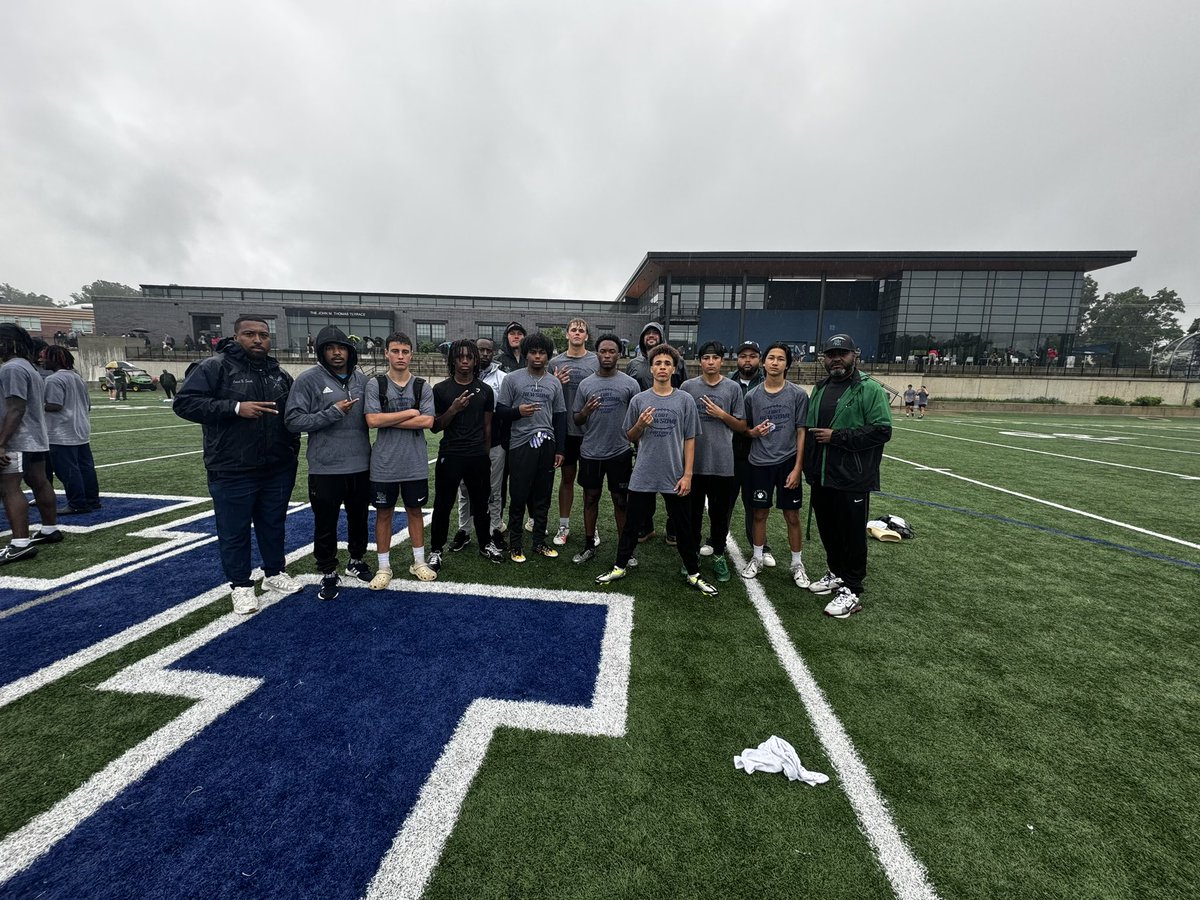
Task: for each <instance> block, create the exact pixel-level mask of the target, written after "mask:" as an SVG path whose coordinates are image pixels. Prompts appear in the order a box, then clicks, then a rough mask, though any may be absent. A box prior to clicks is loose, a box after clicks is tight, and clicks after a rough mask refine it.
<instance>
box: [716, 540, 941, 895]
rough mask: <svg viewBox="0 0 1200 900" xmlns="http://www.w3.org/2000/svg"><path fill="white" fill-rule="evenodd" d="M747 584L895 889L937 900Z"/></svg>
mask: <svg viewBox="0 0 1200 900" xmlns="http://www.w3.org/2000/svg"><path fill="white" fill-rule="evenodd" d="M727 547H728V552H729V556H730V557H731V561H732V562H733V564H734V566H735V567H736V569H737V571H738V572H739V573H740V572H741V570H742V568H743V567H744V566H745V565H746V560H745V558H744V557H743V556H742V551H741V548H740V547H739V546H738V544H737V542H736V541H734V540H732V539H729V540H728V542H727ZM742 582H743V583H744V584H745V585H746V593H747V594H749V596H750V602H751V603H752V604H753V605H754V610H755V612H757V613H758V617H759V619H760V620H762V623H763V628H765V629H766V632H767V638H768V639H769V640H770V642H771V649H773V650H774V651H775V655H776V656H777V657H779V662H780V664H781V665H782V666H783V670H784V671H785V672H787V674H788V678H790V679H791V682H792V686H793V687H795V689H796V693H798V694H799V695H800V702H801V703H803V704H804V711H805V712H806V713H808V718H809V720H810V721H811V722H812V725H813V730H814V731H815V732H816V735H817V739H818V740H820V742H821V747H822V748H823V749H824V750H825V754H826V755H827V756H828V757H829V761H830V762H831V763H833V767H834V769H835V770H836V771H837V774H838V778H839V779H840V780H841V784H842V790H843V791H845V793H846V797H847V799H848V800H849V801H850V806H851V808H852V809H853V810H854V814H855V815H856V816H857V817H858V822H859V825H860V826H861V827H862V830H863V833H864V834H866V836H867V840H868V841H870V843H871V848H872V849H873V850H874V851H875V855H876V856H877V857H879V864H880V865H881V866H882V867H883V871H884V874H885V875H887V879H888V881H889V882H890V883H891V885H892V890H893V891H894V892H895V894H896V896H897V897H899V898H901V900H933V898H936V897H937V892H936V891H934V889H933V886H932V885H931V884H930V883H929V879H928V876H927V873H926V871H925V867H924V866H923V865H922V864H921V862H920V860H918V859H917V858H916V856H914V855H913V852H912V850H910V849H909V847H908V844H906V843H905V841H904V837H903V836H902V835H901V834H900V829H899V828H897V827H896V823H895V822H894V821H892V815H891V813H890V812H889V811H888V807H887V803H886V802H885V801H884V799H883V798H882V797H881V796H880V795H879V791H878V790H877V789H876V787H875V780H874V779H873V778H872V777H871V773H870V772H868V771H867V767H866V764H865V763H863V761H862V758H861V757H860V756H859V755H858V750H857V749H855V747H854V742H853V741H851V740H850V736H849V735H848V734H847V733H846V729H845V728H844V727H843V726H842V723H841V720H839V719H838V717H837V713H835V712H834V711H833V707H832V706H830V705H829V700H828V699H826V697H825V692H824V691H822V690H821V686H820V685H819V684H817V680H816V679H815V678H814V677H813V674H812V671H811V670H810V669H809V668H808V664H807V663H805V662H804V657H802V656H801V655H800V652H799V651H798V650H797V649H796V646H795V644H793V643H792V640H791V638H789V637H788V634H787V631H786V630H785V629H784V627H783V623H782V622H781V621H780V620H779V615H778V613H776V612H775V608H774V607H773V606H772V605H771V601H770V600H768V599H767V592H766V591H765V590H764V589H763V586H762V584H760V583H759V582H758V580H757V579H754V578H742Z"/></svg>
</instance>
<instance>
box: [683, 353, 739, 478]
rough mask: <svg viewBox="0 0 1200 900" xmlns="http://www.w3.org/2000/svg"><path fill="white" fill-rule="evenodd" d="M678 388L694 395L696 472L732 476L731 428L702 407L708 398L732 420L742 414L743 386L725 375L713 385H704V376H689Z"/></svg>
mask: <svg viewBox="0 0 1200 900" xmlns="http://www.w3.org/2000/svg"><path fill="white" fill-rule="evenodd" d="M680 390H682V391H685V392H686V393H688V394H691V395H692V396H693V397H695V398H696V413H697V414H698V415H699V416H700V427H701V429H702V432H701V435H700V437H698V438H697V439H696V465H695V471H694V472H693V474H695V475H722V476H732V475H733V431H732V430H731V429H730V428H729V426H728V425H726V424H725V423H724V422H722V421H721V420H720V419H714V418H713V417H712V416H710V415H709V414H708V413H707V412H705V409H704V399H703V398H705V397H708V398H709V399H711V400H712V401H713V403H715V404H717V406H719V407H720V408H721V409H723V410H725V412H727V413H729V414H730V415H731V416H733V417H734V418H735V419H741V418H743V417H744V415H745V414H744V412H743V410H744V409H745V403H744V402H743V399H742V389H741V388H740V387H739V386H738V385H736V384H734V383H733V382H732V381H730V380H729V379H728V378H726V377H725V376H721V380H720V381H718V382H717V383H716V384H715V385H708V384H705V382H704V379H703V378H702V377H701V378H689V379H688V380H687V381H685V382H684V383H683V384H682V385H680Z"/></svg>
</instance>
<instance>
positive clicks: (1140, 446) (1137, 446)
mask: <svg viewBox="0 0 1200 900" xmlns="http://www.w3.org/2000/svg"><path fill="white" fill-rule="evenodd" d="M948 424H951V425H965V426H967V427H968V428H986V429H987V430H988V431H991V430H993V427H992V426H991V425H979V424H977V423H975V422H953V421H951V422H949V423H948ZM1017 424H1022V425H1027V424H1029V423H1027V422H1022V423H1017ZM1038 424H1041V425H1042V426H1043V427H1050V428H1071V427H1074V426H1072V425H1069V424H1065V425H1052V424H1049V423H1038ZM1080 427H1086V426H1080ZM905 430H907V431H920V430H921V429H919V428H908V429H905ZM1101 430H1102V431H1103V430H1105V429H1101ZM927 433H928V434H935V433H936V432H927ZM1038 433H1040V434H1045V435H1047V436H1050V437H1058V435H1057V434H1055V433H1054V432H1052V431H1044V432H1038ZM1130 436H1131V437H1145V435H1141V434H1139V435H1130ZM1113 437H1118V438H1119V437H1125V435H1120V434H1115V435H1113ZM1167 439H1168V440H1188V439H1187V438H1176V437H1174V436H1173V435H1167ZM961 440H964V441H965V440H966V438H961ZM1092 443H1100V442H1099V441H1092ZM1113 446H1117V447H1131V448H1133V449H1134V450H1157V451H1158V452H1160V453H1185V454H1187V455H1188V456H1200V450H1179V449H1177V448H1175V447H1151V446H1149V445H1148V444H1114V445H1113ZM1069 458H1071V459H1074V457H1069ZM1113 465H1116V464H1115V463H1113ZM1146 471H1147V472H1154V471H1156V470H1155V469H1147V470H1146ZM1180 477H1185V476H1180Z"/></svg>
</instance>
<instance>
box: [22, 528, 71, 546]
mask: <svg viewBox="0 0 1200 900" xmlns="http://www.w3.org/2000/svg"><path fill="white" fill-rule="evenodd" d="M62 542H63V533H62V531H54V532H52V533H51V534H46V532H44V531H35V532H34V533H33V534H31V535H30V536H29V543H31V544H61V543H62Z"/></svg>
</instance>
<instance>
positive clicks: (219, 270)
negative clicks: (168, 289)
mask: <svg viewBox="0 0 1200 900" xmlns="http://www.w3.org/2000/svg"><path fill="white" fill-rule="evenodd" d="M0 17H2V18H0V121H3V122H4V123H5V135H4V145H5V146H4V152H3V154H0V191H2V194H0V196H3V197H4V199H5V204H4V206H5V211H6V213H7V215H5V216H3V217H0V240H2V242H3V243H2V244H0V246H3V247H4V252H3V255H2V256H0V264H2V265H0V268H2V271H0V277H2V278H3V279H5V280H8V281H10V282H12V283H13V284H16V285H18V286H20V287H23V288H25V289H27V290H39V291H44V292H46V293H50V294H52V295H54V296H66V294H68V293H69V292H70V291H71V290H75V289H77V288H78V286H79V285H81V284H83V283H85V282H88V281H91V280H92V279H94V278H108V279H113V280H121V281H126V282H129V283H137V282H168V281H174V282H181V283H223V284H224V283H227V284H241V285H254V286H296V287H316V288H320V287H325V288H331V289H333V288H338V289H361V290H399V291H409V290H411V291H430V292H442V293H449V292H460V291H461V292H467V291H470V292H480V293H488V294H510V295H533V296H579V297H589V298H600V299H607V298H611V297H613V296H615V295H616V293H617V291H618V289H619V288H620V287H621V285H622V284H623V283H624V281H625V279H626V278H627V276H628V275H629V273H630V271H631V270H632V269H633V267H634V266H635V265H636V263H637V262H638V261H639V260H640V258H641V256H642V254H644V253H645V252H646V251H647V250H650V249H655V250H670V249H696V250H712V249H733V250H737V249H747V250H823V249H830V250H833V249H879V250H899V249H903V250H907V249H915V250H921V249H996V250H1005V249H1080V248H1082V249H1124V248H1136V249H1137V250H1138V251H1139V256H1138V259H1137V260H1136V261H1135V262H1134V263H1132V264H1130V265H1127V266H1123V267H1119V268H1117V269H1113V270H1106V271H1102V272H1099V273H1097V277H1098V278H1099V281H1100V284H1101V288H1102V289H1104V290H1121V289H1124V288H1126V287H1130V286H1132V285H1134V284H1139V285H1141V286H1142V287H1144V288H1146V289H1147V290H1151V291H1152V290H1155V289H1157V288H1158V287H1162V286H1170V287H1173V288H1175V289H1176V290H1178V291H1179V292H1180V293H1181V294H1182V295H1183V296H1184V297H1185V299H1186V300H1187V301H1188V302H1189V306H1190V316H1196V315H1200V275H1198V274H1197V270H1196V265H1195V262H1194V248H1195V247H1196V246H1197V244H1198V243H1200V241H1198V238H1200V234H1198V232H1200V226H1198V225H1197V221H1200V219H1198V217H1197V215H1196V206H1197V203H1196V201H1197V199H1198V193H1200V192H1198V190H1197V185H1198V176H1197V174H1196V169H1195V166H1194V165H1193V164H1192V162H1191V157H1192V155H1193V151H1192V148H1193V147H1195V146H1196V144H1197V138H1198V137H1200V106H1198V105H1197V104H1196V103H1195V102H1194V100H1193V99H1192V95H1193V94H1194V90H1195V86H1196V84H1197V70H1198V68H1200V64H1198V63H1197V62H1195V54H1194V53H1192V52H1191V50H1192V48H1191V46H1190V43H1191V40H1190V39H1191V37H1192V36H1193V35H1194V34H1195V33H1196V27H1195V26H1196V24H1197V21H1196V20H1197V14H1196V12H1194V11H1193V6H1192V5H1191V4H1185V3H1182V2H1180V3H1175V2H1150V3H1144V4H1140V5H1138V6H1137V7H1136V8H1133V7H1130V6H1129V5H1128V4H1125V3H1121V4H1118V3H1115V2H1109V0H1104V2H1098V3H1092V4H1089V5H1088V6H1087V8H1086V12H1081V8H1080V7H1078V6H1077V5H1075V4H1065V3H1064V4H1054V3H1044V2H1043V3H1032V2H1011V3H1004V4H983V3H970V4H961V3H960V4H952V3H945V2H923V3H922V2H914V3H904V4H896V3H886V2H859V3H853V4H838V5H836V7H835V6H833V5H830V4H807V3H795V2H778V3H772V2H750V3H738V4H733V3H711V2H701V3H691V4H678V3H673V4H654V3H649V4H648V3H632V2H623V0H618V2H611V3H605V4H603V5H600V4H595V5H583V4H560V3H548V2H539V3H511V4H496V3H488V2H473V3H470V2H469V3H456V4H417V3H412V4H394V3H382V2H376V3H358V4H351V5H348V6H346V7H345V8H334V7H332V6H331V5H329V4H325V3H315V2H313V3H283V2H275V3H254V4H241V3H238V4H235V3H228V2H215V3H207V4H204V5H192V4H154V5H147V4H144V3H133V2H110V3H105V4H77V3H67V2H64V0H51V2H45V0H41V2H28V0H14V2H9V3H6V4H5V5H4V8H3V10H2V11H0ZM1189 321H1190V319H1189ZM1185 324H1186V322H1185Z"/></svg>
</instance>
